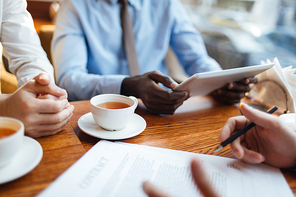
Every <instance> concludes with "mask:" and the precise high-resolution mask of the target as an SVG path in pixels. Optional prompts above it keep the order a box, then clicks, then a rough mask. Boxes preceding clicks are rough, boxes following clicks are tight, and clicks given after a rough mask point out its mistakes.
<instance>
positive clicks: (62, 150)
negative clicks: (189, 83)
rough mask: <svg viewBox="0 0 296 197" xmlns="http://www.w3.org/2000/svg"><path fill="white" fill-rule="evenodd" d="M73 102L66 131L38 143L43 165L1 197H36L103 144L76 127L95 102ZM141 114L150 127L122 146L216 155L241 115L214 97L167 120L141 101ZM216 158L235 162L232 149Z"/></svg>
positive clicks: (295, 182) (293, 182)
mask: <svg viewBox="0 0 296 197" xmlns="http://www.w3.org/2000/svg"><path fill="white" fill-rule="evenodd" d="M71 104H72V105H74V107H75V109H74V114H73V116H72V118H71V120H70V122H69V123H68V124H67V125H66V127H65V129H64V130H63V131H61V132H60V133H58V134H56V135H53V136H48V137H43V138H38V139H36V140H37V141H38V142H39V143H40V144H41V146H42V148H43V158H42V160H41V162H40V163H39V165H38V166H37V167H36V168H35V169H33V170H32V171H31V172H30V173H28V174H27V175H25V176H23V177H21V178H19V179H17V180H14V181H11V182H9V183H5V184H2V185H0V196H35V195H36V194H38V193H39V192H41V191H42V190H43V189H44V188H46V187H47V186H48V185H49V184H50V183H51V182H52V181H54V180H55V179H56V178H57V177H58V176H59V175H61V174H62V173H63V172H64V171H65V170H66V169H67V168H69V167H70V166H71V165H72V164H73V163H74V162H75V161H77V160H78V159H79V158H80V157H81V156H82V155H83V154H84V153H85V152H86V151H88V150H89V149H90V148H91V147H92V146H93V145H95V144H96V143H97V142H98V141H99V140H100V139H98V138H95V137H92V136H89V135H87V134H85V133H83V132H82V131H81V130H80V129H79V127H78V124H77V122H78V119H79V118H80V117H81V116H82V115H84V114H86V113H88V112H90V102H89V101H77V102H71ZM136 113H137V114H139V115H140V116H142V117H143V118H144V119H145V121H146V123H147V127H146V129H145V130H144V131H143V132H142V133H141V134H140V135H138V136H135V137H133V138H130V139H125V140H121V141H122V142H127V143H135V144H143V145H149V146H155V147H162V148H170V149H175V150H183V151H190V152H195V153H202V154H213V153H212V152H213V150H214V149H215V148H216V147H217V145H219V142H218V136H219V133H220V130H221V128H222V127H223V125H224V124H225V122H226V121H227V119H228V118H229V117H232V116H237V115H240V112H239V110H238V107H237V106H236V105H234V106H225V105H221V104H219V103H217V102H215V101H214V100H213V99H212V98H211V97H209V96H202V97H192V98H190V99H188V100H187V101H185V102H184V104H183V105H182V106H181V107H180V108H179V109H178V110H177V111H176V113H175V114H174V115H167V116H159V115H153V114H150V113H149V112H148V111H147V109H146V108H145V106H144V105H143V104H142V103H141V101H140V102H139V106H138V108H137V109H136ZM213 155H217V156H222V157H229V158H234V156H233V154H232V153H231V151H230V149H229V146H227V147H225V148H224V149H223V150H221V151H220V152H218V153H215V154H213ZM282 173H283V175H284V177H285V178H286V180H287V182H288V184H289V185H290V188H291V189H292V191H293V193H294V196H296V172H291V171H288V170H282Z"/></svg>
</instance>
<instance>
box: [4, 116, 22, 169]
mask: <svg viewBox="0 0 296 197" xmlns="http://www.w3.org/2000/svg"><path fill="white" fill-rule="evenodd" d="M24 130H25V127H24V124H23V123H22V122H21V121H19V120H17V119H14V118H8V117H0V168H1V167H4V166H6V165H7V164H9V162H10V161H11V160H12V159H13V157H15V156H16V154H17V153H18V151H19V150H20V149H21V146H22V144H23V139H24Z"/></svg>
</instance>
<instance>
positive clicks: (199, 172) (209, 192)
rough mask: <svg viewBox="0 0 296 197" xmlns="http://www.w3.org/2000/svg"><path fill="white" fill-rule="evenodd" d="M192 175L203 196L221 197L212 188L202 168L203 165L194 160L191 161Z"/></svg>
mask: <svg viewBox="0 0 296 197" xmlns="http://www.w3.org/2000/svg"><path fill="white" fill-rule="evenodd" d="M190 167H191V173H192V177H193V180H194V182H195V184H196V186H197V187H198V188H199V190H200V192H201V193H202V194H203V196H207V197H216V196H219V195H218V194H217V193H216V191H215V190H214V188H213V187H212V185H211V183H210V181H209V179H208V176H207V174H206V173H205V171H204V169H203V168H202V166H201V163H200V162H199V161H198V160H197V159H196V158H194V159H193V160H192V161H191V165H190Z"/></svg>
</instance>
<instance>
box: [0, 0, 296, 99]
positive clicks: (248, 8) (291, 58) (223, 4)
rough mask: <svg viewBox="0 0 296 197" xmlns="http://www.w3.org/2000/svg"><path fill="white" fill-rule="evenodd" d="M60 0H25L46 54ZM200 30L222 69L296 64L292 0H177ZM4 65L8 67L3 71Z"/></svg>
mask: <svg viewBox="0 0 296 197" xmlns="http://www.w3.org/2000/svg"><path fill="white" fill-rule="evenodd" d="M61 1H62V0H27V3H28V7H27V9H28V11H29V12H30V13H31V15H32V17H33V20H34V24H35V28H36V31H37V33H38V34H39V37H40V41H41V45H42V47H43V48H44V50H45V52H46V53H47V56H48V58H49V60H51V54H50V44H51V39H52V33H53V31H54V28H55V26H54V20H55V16H56V13H57V12H58V10H59V4H60V3H61ZM180 1H181V2H182V3H183V5H184V8H185V9H186V11H187V12H188V14H189V16H190V18H191V20H192V22H193V24H194V26H195V27H196V29H197V30H198V31H199V32H200V33H201V35H202V37H203V39H204V42H205V45H206V48H207V51H208V54H209V55H210V56H211V57H213V58H214V59H215V60H216V61H217V62H219V64H220V65H221V66H222V68H223V69H229V68H237V67H244V66H250V65H258V64H260V63H261V61H266V60H267V59H270V60H271V61H272V60H273V59H274V58H275V57H277V58H278V59H279V62H280V64H281V66H282V67H287V66H291V65H292V66H293V67H294V68H295V67H296V30H295V29H296V0H180ZM168 57H169V58H166V60H167V62H168V65H169V71H170V74H171V76H172V77H173V78H174V79H175V80H176V81H178V82H181V81H183V80H185V79H186V78H187V77H188V76H187V75H186V74H185V72H184V70H183V69H182V68H181V67H180V66H179V64H178V61H177V59H176V58H175V57H174V54H172V55H171V56H168ZM5 62H6V63H7V64H8V61H7V60H5V59H3V63H5ZM7 64H6V69H5V66H3V65H2V68H1V70H2V72H0V73H1V76H2V77H1V82H2V84H1V89H2V92H4V93H11V92H13V91H15V90H16V88H17V87H16V84H17V82H16V79H15V76H13V75H12V74H10V73H9V71H8V69H7ZM7 71H8V72H7Z"/></svg>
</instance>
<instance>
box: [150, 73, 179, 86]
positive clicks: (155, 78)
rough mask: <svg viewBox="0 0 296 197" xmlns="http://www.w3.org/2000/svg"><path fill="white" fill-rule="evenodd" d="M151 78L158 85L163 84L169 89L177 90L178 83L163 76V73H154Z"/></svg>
mask: <svg viewBox="0 0 296 197" xmlns="http://www.w3.org/2000/svg"><path fill="white" fill-rule="evenodd" d="M149 77H150V78H151V79H152V80H153V81H155V82H156V83H162V85H164V86H165V87H167V88H171V89H173V88H175V87H176V86H177V85H178V83H177V82H175V81H174V80H173V79H172V78H171V77H169V76H166V75H164V74H162V73H161V72H159V71H157V72H152V73H151V74H150V75H149Z"/></svg>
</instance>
